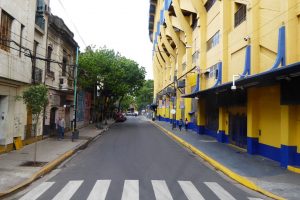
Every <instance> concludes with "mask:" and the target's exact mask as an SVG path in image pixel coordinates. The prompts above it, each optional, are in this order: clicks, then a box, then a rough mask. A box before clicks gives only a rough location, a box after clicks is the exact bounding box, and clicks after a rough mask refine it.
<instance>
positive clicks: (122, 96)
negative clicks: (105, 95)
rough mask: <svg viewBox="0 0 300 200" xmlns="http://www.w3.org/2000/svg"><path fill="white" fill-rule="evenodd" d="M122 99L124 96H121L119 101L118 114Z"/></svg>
mask: <svg viewBox="0 0 300 200" xmlns="http://www.w3.org/2000/svg"><path fill="white" fill-rule="evenodd" d="M123 98H124V96H122V97H121V99H120V100H119V106H118V112H120V109H121V102H122V100H123Z"/></svg>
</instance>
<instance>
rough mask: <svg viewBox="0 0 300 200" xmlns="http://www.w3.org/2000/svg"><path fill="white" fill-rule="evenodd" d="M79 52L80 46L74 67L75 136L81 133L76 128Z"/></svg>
mask: <svg viewBox="0 0 300 200" xmlns="http://www.w3.org/2000/svg"><path fill="white" fill-rule="evenodd" d="M78 54H79V47H77V49H76V64H75V69H74V124H73V137H72V139H74V137H76V136H77V133H79V132H78V131H77V130H76V121H77V68H78Z"/></svg>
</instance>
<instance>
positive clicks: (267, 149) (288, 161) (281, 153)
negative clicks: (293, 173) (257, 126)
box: [161, 117, 300, 167]
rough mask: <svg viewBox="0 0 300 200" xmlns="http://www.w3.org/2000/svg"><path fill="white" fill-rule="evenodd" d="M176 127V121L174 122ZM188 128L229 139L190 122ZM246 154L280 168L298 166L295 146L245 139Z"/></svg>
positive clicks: (222, 134) (218, 137) (299, 163)
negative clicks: (270, 161)
mask: <svg viewBox="0 0 300 200" xmlns="http://www.w3.org/2000/svg"><path fill="white" fill-rule="evenodd" d="M161 121H165V122H171V121H172V119H169V118H164V117H161ZM176 124H177V125H178V120H176ZM188 128H189V129H190V130H192V131H194V132H196V133H198V134H205V135H209V136H211V137H214V138H216V139H217V140H218V141H219V142H222V143H228V142H229V137H228V135H226V134H225V132H224V131H219V132H218V133H217V132H216V131H212V130H209V129H207V128H205V127H204V126H198V125H196V124H195V123H192V122H190V123H189V126H188ZM247 152H248V153H249V154H257V155H261V156H264V157H266V158H269V159H272V160H274V161H277V162H279V163H280V165H281V166H282V167H287V166H288V165H296V166H300V153H297V147H296V146H286V145H281V148H277V147H273V146H270V145H266V144H262V143H259V139H258V138H251V137H248V138H247Z"/></svg>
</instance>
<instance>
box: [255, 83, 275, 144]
mask: <svg viewBox="0 0 300 200" xmlns="http://www.w3.org/2000/svg"><path fill="white" fill-rule="evenodd" d="M259 90H260V92H259V94H260V96H259V97H257V98H259V102H258V108H257V112H259V116H260V117H259V122H258V127H259V130H261V135H260V137H259V142H260V143H263V144H267V145H270V146H274V147H278V148H280V144H281V142H280V114H281V110H280V88H279V86H273V87H264V88H261V89H259Z"/></svg>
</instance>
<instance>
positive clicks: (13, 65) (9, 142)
mask: <svg viewBox="0 0 300 200" xmlns="http://www.w3.org/2000/svg"><path fill="white" fill-rule="evenodd" d="M48 3H49V0H13V1H12V0H0V152H1V151H7V150H11V149H13V141H14V139H16V138H20V139H22V140H29V139H30V138H31V137H32V136H33V135H32V131H31V125H32V117H31V113H30V111H27V109H26V106H25V105H24V104H23V102H22V101H16V96H18V95H21V94H22V92H23V91H24V90H25V89H26V88H27V87H28V86H29V84H31V83H42V82H43V80H44V79H43V77H44V73H43V72H44V69H45V66H46V64H45V62H44V61H39V60H36V61H34V60H33V62H32V61H31V59H30V58H29V57H27V56H25V55H24V53H26V54H30V53H29V52H31V54H32V55H33V56H37V57H45V55H46V41H47V37H46V36H47V18H48V14H49V6H48V5H49V4H48ZM20 46H23V47H24V48H21V47H20ZM25 48H26V49H28V50H25ZM41 132H42V126H41V124H40V126H38V135H41Z"/></svg>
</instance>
